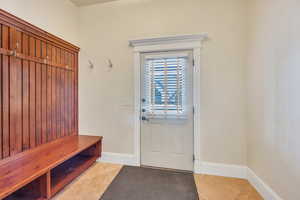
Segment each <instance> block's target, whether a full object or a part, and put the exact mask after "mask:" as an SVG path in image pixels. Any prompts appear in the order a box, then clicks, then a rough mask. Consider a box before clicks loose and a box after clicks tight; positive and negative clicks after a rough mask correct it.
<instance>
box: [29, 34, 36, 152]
mask: <svg viewBox="0 0 300 200" xmlns="http://www.w3.org/2000/svg"><path fill="white" fill-rule="evenodd" d="M35 50H36V47H35V39H34V38H33V37H30V39H29V54H30V56H35V54H36V53H35ZM35 69H36V66H35V63H34V62H30V67H29V77H30V78H29V80H30V81H29V93H30V94H29V100H30V101H29V113H30V116H29V132H30V147H31V148H33V147H35V145H36V123H35V120H36V119H35V115H36V109H35V106H36V105H35V102H36V93H35V90H36V84H35V80H36V74H35V73H36V72H35V71H36V70H35Z"/></svg>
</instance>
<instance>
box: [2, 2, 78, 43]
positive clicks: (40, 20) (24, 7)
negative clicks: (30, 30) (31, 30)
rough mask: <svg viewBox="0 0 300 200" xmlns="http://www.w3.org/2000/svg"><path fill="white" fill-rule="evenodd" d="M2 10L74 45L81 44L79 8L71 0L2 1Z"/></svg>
mask: <svg viewBox="0 0 300 200" xmlns="http://www.w3.org/2000/svg"><path fill="white" fill-rule="evenodd" d="M0 8H1V9H3V10H6V11H8V12H10V13H11V14H13V15H16V16H18V17H20V18H22V19H24V20H26V21H28V22H30V23H31V24H33V25H35V26H38V27H39V28H42V29H44V30H46V31H48V32H50V33H52V34H54V35H56V36H58V37H61V38H63V39H65V40H67V41H69V42H71V43H73V44H77V45H78V44H79V36H78V29H79V27H78V25H79V23H78V20H79V19H78V18H79V8H78V7H76V6H75V5H74V4H73V3H71V2H70V1H69V0H50V1H49V0H1V2H0Z"/></svg>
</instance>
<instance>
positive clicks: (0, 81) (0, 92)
mask: <svg viewBox="0 0 300 200" xmlns="http://www.w3.org/2000/svg"><path fill="white" fill-rule="evenodd" d="M0 47H1V48H2V25H1V24H0ZM1 159H2V55H0V160H1Z"/></svg>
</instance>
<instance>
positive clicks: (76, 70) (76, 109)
mask: <svg viewBox="0 0 300 200" xmlns="http://www.w3.org/2000/svg"><path fill="white" fill-rule="evenodd" d="M77 66H78V54H77V53H76V54H75V58H74V73H75V82H74V84H75V85H74V92H75V98H74V101H75V110H74V116H75V133H78V131H79V130H78V98H77V97H78V67H77Z"/></svg>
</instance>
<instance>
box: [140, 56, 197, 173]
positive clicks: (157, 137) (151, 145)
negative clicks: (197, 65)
mask: <svg viewBox="0 0 300 200" xmlns="http://www.w3.org/2000/svg"><path fill="white" fill-rule="evenodd" d="M141 60H142V62H141V63H142V64H141V119H142V120H141V164H142V165H143V166H151V167H160V168H169V169H177V170H187V171H193V149H194V148H193V144H194V142H193V127H194V116H193V64H192V60H193V55H192V51H170V52H154V53H144V54H142V56H141Z"/></svg>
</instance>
